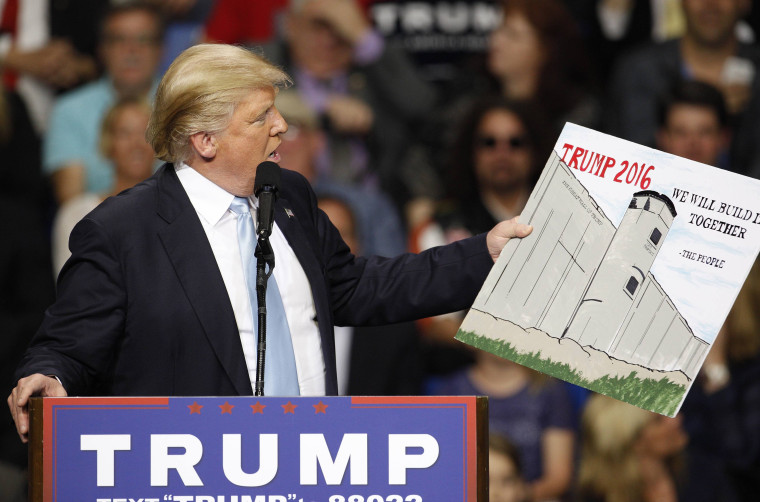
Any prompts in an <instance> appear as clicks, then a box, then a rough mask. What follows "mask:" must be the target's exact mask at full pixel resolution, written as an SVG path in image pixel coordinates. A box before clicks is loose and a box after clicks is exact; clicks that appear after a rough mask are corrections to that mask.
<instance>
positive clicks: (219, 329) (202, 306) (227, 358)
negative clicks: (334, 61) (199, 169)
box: [158, 165, 253, 395]
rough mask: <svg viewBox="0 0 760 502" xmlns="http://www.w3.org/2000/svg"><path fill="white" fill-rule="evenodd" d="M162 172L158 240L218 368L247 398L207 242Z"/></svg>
mask: <svg viewBox="0 0 760 502" xmlns="http://www.w3.org/2000/svg"><path fill="white" fill-rule="evenodd" d="M164 169H165V170H164V172H163V173H162V174H161V175H160V177H159V195H158V197H159V201H158V213H159V216H160V217H161V218H163V219H164V220H165V221H166V222H167V225H166V227H165V228H164V229H163V230H162V231H161V232H159V237H160V239H161V242H162V243H163V245H164V249H165V250H166V253H167V254H168V256H169V259H170V260H171V262H172V264H173V265H174V271H175V273H176V275H177V278H178V279H179V282H180V283H181V284H182V288H183V290H184V292H185V295H186V296H187V298H188V300H189V301H190V304H191V305H192V307H193V310H194V311H195V314H196V315H197V317H198V321H199V322H200V325H201V327H202V328H203V331H204V333H205V335H206V337H207V338H208V341H209V343H210V344H211V347H212V348H213V350H214V352H215V353H216V357H217V358H218V359H219V363H220V365H221V366H222V368H223V369H224V371H225V372H226V373H227V376H228V377H229V378H230V380H231V381H232V384H233V386H234V388H235V390H236V391H237V392H238V394H240V395H251V394H252V393H253V389H252V387H251V381H250V377H249V376H248V368H247V366H246V363H245V357H244V355H243V349H242V346H241V343H240V335H239V332H238V328H237V324H236V323H235V314H234V312H233V310H232V305H231V304H230V300H229V296H228V294H227V289H226V287H225V286H224V281H223V279H222V275H221V272H220V271H219V267H218V266H217V263H216V259H215V258H214V253H213V251H212V250H211V245H210V244H209V242H208V237H207V236H206V232H205V231H204V230H203V226H202V225H201V222H200V221H199V220H198V215H197V213H196V211H195V209H194V208H193V206H192V204H191V203H190V199H189V198H188V197H187V194H186V193H185V191H184V189H183V188H182V185H181V183H180V181H179V179H178V178H177V175H176V173H175V171H174V168H173V167H172V166H171V165H167V166H166V167H165V168H164Z"/></svg>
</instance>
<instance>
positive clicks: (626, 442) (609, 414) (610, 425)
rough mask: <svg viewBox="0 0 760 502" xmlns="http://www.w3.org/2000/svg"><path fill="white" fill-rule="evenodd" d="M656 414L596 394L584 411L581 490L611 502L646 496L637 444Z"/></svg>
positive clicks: (637, 499) (625, 501) (580, 469)
mask: <svg viewBox="0 0 760 502" xmlns="http://www.w3.org/2000/svg"><path fill="white" fill-rule="evenodd" d="M654 417H655V415H654V414H653V413H652V412H649V411H646V410H642V409H641V408H637V407H635V406H632V405H630V404H628V403H624V402H622V401H618V400H616V399H613V398H611V397H607V396H603V395H601V394H594V395H592V396H591V397H590V398H589V399H588V401H587V403H586V406H585V408H584V410H583V417H582V430H581V439H582V447H581V459H580V468H579V472H578V489H579V491H580V493H581V494H583V495H586V496H591V497H601V498H603V499H604V500H605V501H607V502H638V501H641V500H642V499H643V495H642V492H641V490H642V480H641V472H640V468H639V461H638V458H637V456H636V453H635V450H634V444H635V443H636V440H637V439H638V438H639V435H640V434H641V431H642V430H643V429H644V427H646V426H647V424H649V423H650V422H651V421H652V420H653V419H654Z"/></svg>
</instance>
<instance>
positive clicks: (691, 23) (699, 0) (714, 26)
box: [682, 0, 742, 46]
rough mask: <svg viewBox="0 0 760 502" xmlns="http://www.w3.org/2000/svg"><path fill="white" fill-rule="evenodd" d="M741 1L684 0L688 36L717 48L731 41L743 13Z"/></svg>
mask: <svg viewBox="0 0 760 502" xmlns="http://www.w3.org/2000/svg"><path fill="white" fill-rule="evenodd" d="M741 3H742V2H741V1H740V0H683V1H682V4H683V12H684V16H685V17H686V29H687V34H688V36H690V37H692V38H693V39H694V40H696V41H697V42H699V43H701V44H705V45H710V46H715V45H722V44H724V43H726V42H727V41H729V40H731V39H732V37H733V35H734V28H735V26H736V22H737V20H738V19H739V17H740V15H741V11H742V5H741Z"/></svg>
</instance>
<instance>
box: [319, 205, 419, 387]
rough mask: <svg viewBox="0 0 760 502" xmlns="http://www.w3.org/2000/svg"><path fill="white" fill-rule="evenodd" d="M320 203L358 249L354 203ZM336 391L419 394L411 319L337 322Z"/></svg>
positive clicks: (357, 252)
mask: <svg viewBox="0 0 760 502" xmlns="http://www.w3.org/2000/svg"><path fill="white" fill-rule="evenodd" d="M318 205H319V208H320V209H321V210H322V211H324V212H325V214H327V217H328V218H330V221H331V222H332V224H333V225H335V227H336V228H337V229H338V232H339V233H340V236H341V237H342V238H343V241H344V242H345V243H346V244H347V245H348V247H349V249H350V250H351V252H352V253H353V254H355V255H360V254H361V253H362V249H361V247H360V245H359V242H360V241H361V234H362V233H364V232H367V231H370V229H369V228H361V229H360V228H359V227H358V222H357V221H356V219H355V218H354V212H353V209H352V206H351V205H350V204H349V203H348V202H346V201H344V200H341V199H340V198H337V197H334V196H326V197H322V196H320V197H319V200H318ZM335 356H336V364H337V372H338V393H339V394H341V395H358V396H391V395H415V394H419V393H420V390H421V387H422V385H421V383H422V368H421V366H420V347H419V341H418V339H417V332H416V330H415V328H414V324H413V323H409V322H406V323H400V324H394V325H391V326H362V327H355V328H352V327H348V326H336V327H335Z"/></svg>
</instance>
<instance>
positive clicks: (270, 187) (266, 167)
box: [253, 161, 280, 240]
mask: <svg viewBox="0 0 760 502" xmlns="http://www.w3.org/2000/svg"><path fill="white" fill-rule="evenodd" d="M279 186H280V166H278V165H277V164H275V163H274V162H271V161H265V162H262V163H261V164H259V166H258V167H257V168H256V181H255V183H254V185H253V193H254V194H255V195H256V197H258V199H259V210H258V214H257V218H256V222H257V225H256V234H257V236H258V239H259V240H261V239H268V238H269V236H270V235H271V234H272V224H273V223H274V203H275V202H276V201H277V191H278V190H279Z"/></svg>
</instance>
